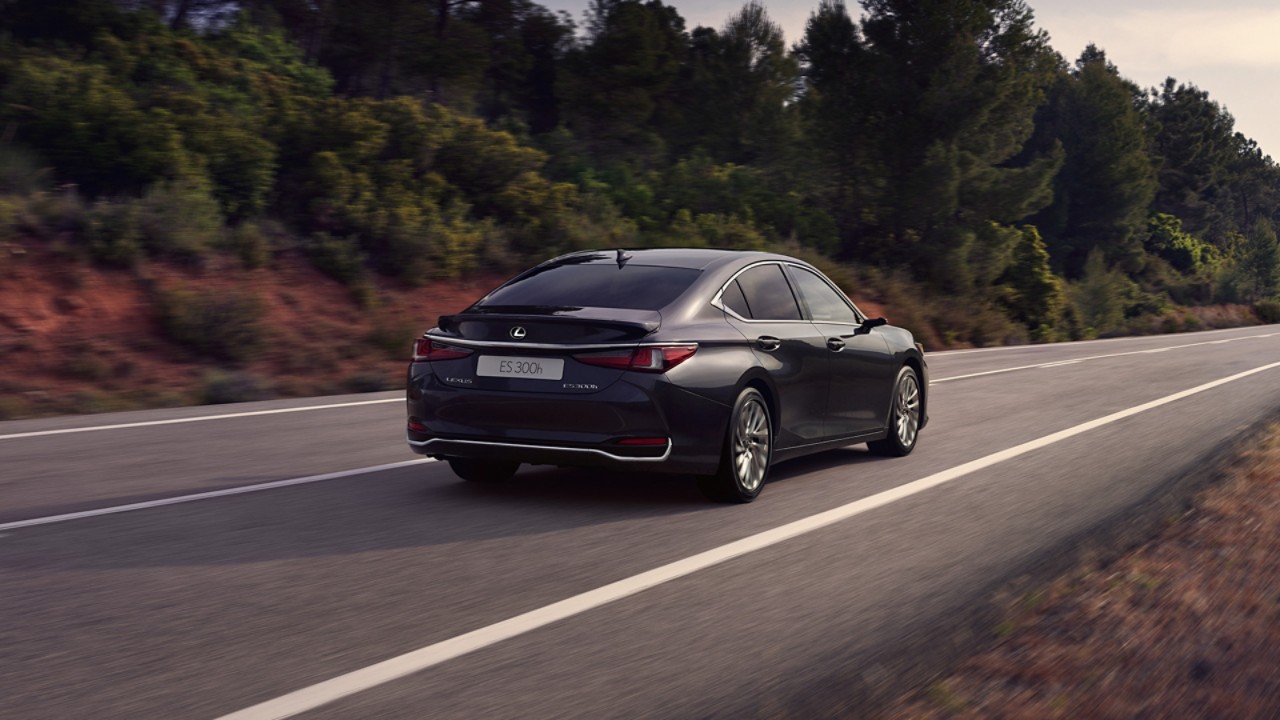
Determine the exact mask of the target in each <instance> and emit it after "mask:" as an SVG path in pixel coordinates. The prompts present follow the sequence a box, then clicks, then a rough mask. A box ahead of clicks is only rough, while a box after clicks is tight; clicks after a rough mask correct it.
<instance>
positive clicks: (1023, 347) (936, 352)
mask: <svg viewBox="0 0 1280 720" xmlns="http://www.w3.org/2000/svg"><path fill="white" fill-rule="evenodd" d="M1259 327H1267V326H1266V325H1261V326H1259V325H1242V326H1240V327H1233V328H1218V329H1217V330H1196V331H1194V332H1187V333H1171V334H1168V335H1125V336H1122V337H1111V338H1098V339H1096V340H1068V341H1066V342H1056V343H1040V344H1038V345H997V346H995V347H981V348H962V349H960V350H934V351H932V352H929V353H926V354H927V355H930V356H933V355H967V354H970V353H985V352H997V351H1000V350H1041V349H1046V350H1047V349H1049V348H1055V347H1063V346H1065V345H1092V344H1095V343H1114V342H1121V341H1124V340H1174V339H1180V338H1189V337H1198V336H1204V335H1218V334H1220V333H1226V332H1233V331H1234V332H1238V331H1241V330H1249V329H1253V328H1259ZM1222 342H1231V339H1228V340H1223V341H1222Z"/></svg>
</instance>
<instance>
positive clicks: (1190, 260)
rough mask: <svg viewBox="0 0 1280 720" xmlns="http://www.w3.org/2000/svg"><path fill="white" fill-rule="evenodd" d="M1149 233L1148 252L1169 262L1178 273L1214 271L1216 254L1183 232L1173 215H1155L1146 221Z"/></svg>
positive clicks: (1206, 245) (1211, 247)
mask: <svg viewBox="0 0 1280 720" xmlns="http://www.w3.org/2000/svg"><path fill="white" fill-rule="evenodd" d="M1147 231H1148V235H1147V240H1146V246H1147V249H1148V250H1150V251H1151V252H1152V253H1154V254H1155V255H1157V256H1159V257H1162V258H1164V259H1165V260H1167V261H1169V264H1170V265H1172V266H1173V267H1174V268H1175V269H1176V270H1178V271H1179V272H1182V273H1186V274H1190V275H1195V274H1199V273H1203V272H1207V271H1211V270H1213V269H1214V268H1215V266H1216V265H1217V262H1218V252H1217V250H1216V249H1215V248H1214V247H1213V246H1212V245H1210V244H1208V243H1205V242H1201V241H1200V240H1198V239H1197V238H1195V237H1193V236H1192V235H1190V234H1188V233H1186V232H1183V230H1182V221H1181V220H1180V219H1178V218H1176V217H1174V216H1172V215H1166V214H1164V213H1157V214H1155V215H1154V216H1152V217H1151V219H1150V220H1148V221H1147Z"/></svg>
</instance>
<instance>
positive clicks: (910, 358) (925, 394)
mask: <svg viewBox="0 0 1280 720" xmlns="http://www.w3.org/2000/svg"><path fill="white" fill-rule="evenodd" d="M902 364H903V365H904V366H906V367H909V368H911V369H912V370H914V371H915V373H916V381H917V382H918V383H919V384H920V427H921V428H923V427H924V426H925V424H926V423H928V422H929V387H928V384H927V383H928V380H926V377H928V376H927V375H925V372H924V359H923V358H918V357H916V356H915V355H907V357H906V360H904V361H903V363H902ZM898 372H899V373H900V372H902V370H901V369H899V370H898ZM894 377H895V378H896V377H897V373H895V374H894ZM895 382H896V379H895Z"/></svg>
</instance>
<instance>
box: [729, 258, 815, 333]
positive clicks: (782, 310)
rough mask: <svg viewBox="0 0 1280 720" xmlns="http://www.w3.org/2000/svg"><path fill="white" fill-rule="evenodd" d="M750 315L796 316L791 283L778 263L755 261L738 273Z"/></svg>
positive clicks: (762, 317) (760, 317)
mask: <svg viewBox="0 0 1280 720" xmlns="http://www.w3.org/2000/svg"><path fill="white" fill-rule="evenodd" d="M738 286H739V287H740V288H741V289H742V295H743V298H744V299H745V300H746V303H747V307H748V308H750V309H751V317H752V318H753V319H755V320H799V319H800V307H799V306H798V305H796V298H795V295H793V294H792V293H791V285H790V284H789V283H788V282H787V278H786V276H785V275H783V274H782V266H781V265H758V266H756V267H753V268H751V269H750V270H748V271H746V272H744V273H742V274H741V275H739V276H738Z"/></svg>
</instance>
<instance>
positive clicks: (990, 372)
mask: <svg viewBox="0 0 1280 720" xmlns="http://www.w3.org/2000/svg"><path fill="white" fill-rule="evenodd" d="M1277 334H1280V333H1267V334H1266V335H1245V336H1242V337H1238V338H1231V339H1230V340H1208V341H1205V342H1197V343H1187V344H1186V345H1174V346H1172V347H1162V348H1154V349H1151V350H1130V351H1128V352H1120V353H1109V354H1107V355H1090V356H1089V357H1082V358H1074V359H1071V360H1050V361H1048V362H1042V363H1035V364H1033V365H1018V366H1016V367H1009V368H999V369H997V370H984V371H982V372H976V373H969V374H967V375H954V376H952V377H945V378H937V379H936V380H930V381H929V384H930V385H937V384H938V383H944V382H951V381H952V380H967V379H968V378H976V377H985V376H987V375H999V374H1001V373H1009V372H1016V371H1018V370H1032V369H1034V368H1047V367H1056V366H1058V365H1074V364H1075V363H1081V362H1085V361H1086V360H1103V359H1105V358H1115V357H1124V356H1126V355H1149V354H1151V353H1162V352H1168V351H1170V350H1182V349H1183V348H1190V347H1200V346H1202V345H1219V344H1221V343H1224V342H1234V341H1236V340H1257V339H1260V338H1269V337H1275V336H1276V335H1277ZM928 357H929V356H928V355H926V356H925V358H926V359H927V358H928Z"/></svg>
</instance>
